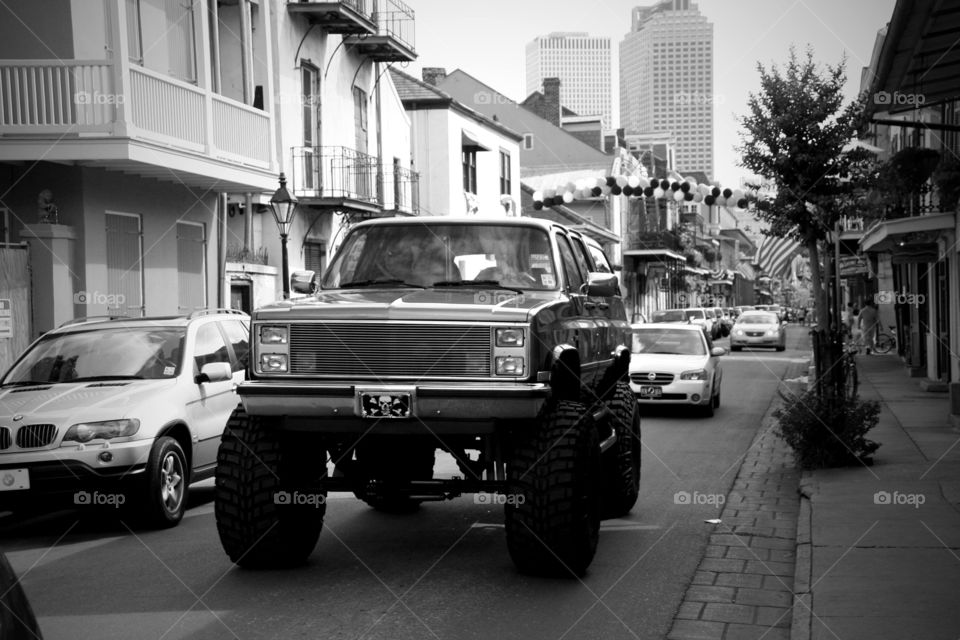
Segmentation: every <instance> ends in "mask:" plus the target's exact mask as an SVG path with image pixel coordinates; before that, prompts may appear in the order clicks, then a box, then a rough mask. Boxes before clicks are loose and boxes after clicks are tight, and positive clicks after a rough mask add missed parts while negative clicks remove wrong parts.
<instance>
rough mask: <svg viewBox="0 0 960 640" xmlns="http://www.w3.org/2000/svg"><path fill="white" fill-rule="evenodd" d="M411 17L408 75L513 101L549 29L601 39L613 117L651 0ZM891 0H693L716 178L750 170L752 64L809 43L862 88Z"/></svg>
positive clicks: (434, 1) (511, 0)
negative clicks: (708, 41)
mask: <svg viewBox="0 0 960 640" xmlns="http://www.w3.org/2000/svg"><path fill="white" fill-rule="evenodd" d="M404 1H405V2H406V3H407V4H408V5H409V6H410V7H411V8H412V9H413V10H414V11H415V12H416V40H415V47H416V51H417V54H418V58H417V60H416V61H415V62H414V63H411V64H409V65H408V66H406V67H405V70H406V71H407V72H408V73H410V74H411V75H414V76H416V77H420V71H421V69H422V67H445V68H446V69H447V72H448V73H449V72H450V71H453V70H454V69H462V70H463V71H465V72H467V73H469V74H470V75H472V76H474V77H476V78H477V79H479V80H481V81H483V82H485V83H486V84H488V85H490V86H491V87H493V88H494V89H496V90H497V91H499V92H500V93H502V94H503V95H505V96H507V97H508V98H511V99H513V100H518V101H519V100H522V99H523V98H524V97H526V96H525V95H524V74H525V54H524V48H525V46H526V44H527V43H528V42H530V41H531V40H533V39H534V38H535V37H537V36H540V35H545V34H547V33H550V32H551V31H582V32H587V33H589V34H590V35H591V36H607V37H609V38H610V43H611V53H612V55H611V58H612V66H613V70H612V75H613V77H612V84H613V85H614V91H613V96H611V100H612V103H613V108H614V117H615V119H616V116H617V112H618V111H619V99H620V98H619V92H618V91H617V87H616V85H617V84H618V78H619V69H618V64H617V58H618V51H619V46H620V42H621V41H622V40H623V38H624V35H626V33H627V32H628V31H629V30H630V10H631V8H632V7H635V6H650V5H653V4H656V2H655V0H641V1H631V0H591V1H590V2H585V1H583V0H549V1H547V0H471V1H468V2H465V1H463V0H404ZM894 4H895V0H700V1H699V2H697V5H698V7H699V9H700V12H701V13H702V14H703V15H705V16H706V17H707V19H708V20H709V21H710V22H712V23H713V25H714V27H713V29H714V91H713V94H714V103H715V108H714V176H713V177H714V179H716V180H719V181H720V182H721V184H723V185H737V184H739V181H740V177H741V176H746V175H750V174H751V172H750V171H749V170H747V169H746V168H743V167H740V166H739V164H738V162H739V161H738V155H737V153H736V151H735V150H734V147H735V146H737V145H739V144H740V136H739V133H740V131H741V128H740V126H739V124H738V118H740V117H742V116H744V115H746V114H747V99H748V96H749V94H750V93H751V92H753V93H756V92H757V91H758V90H759V88H760V74H759V72H758V71H757V63H758V62H760V63H762V64H763V65H764V66H765V67H767V68H769V67H770V66H771V65H772V64H778V65H782V64H783V63H784V62H785V61H786V59H787V57H788V55H789V49H790V46H791V45H794V46H795V47H796V48H797V50H798V51H799V52H801V53H802V52H804V51H805V50H806V49H807V48H808V47H809V48H810V49H811V50H812V51H813V55H814V60H815V61H817V63H818V64H821V65H826V64H831V65H835V64H837V63H839V62H840V60H841V59H842V58H843V56H844V55H845V56H846V58H847V62H846V74H847V95H848V97H849V99H851V100H852V99H853V98H854V97H855V96H856V94H857V93H858V92H859V90H860V75H861V71H862V69H863V67H865V66H867V65H868V64H869V63H870V57H871V55H872V52H873V47H874V42H875V40H876V36H877V31H879V30H880V29H881V28H883V27H884V26H885V25H886V23H887V22H888V21H889V20H890V17H891V15H892V14H893V7H894Z"/></svg>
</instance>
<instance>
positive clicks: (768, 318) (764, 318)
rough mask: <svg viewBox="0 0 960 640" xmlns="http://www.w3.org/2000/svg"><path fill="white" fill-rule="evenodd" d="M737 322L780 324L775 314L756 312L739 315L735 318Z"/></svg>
mask: <svg viewBox="0 0 960 640" xmlns="http://www.w3.org/2000/svg"><path fill="white" fill-rule="evenodd" d="M737 322H739V323H740V324H780V321H779V320H778V319H777V316H774V315H770V314H766V313H762V314H760V313H758V314H757V315H749V316H740V317H739V318H737Z"/></svg>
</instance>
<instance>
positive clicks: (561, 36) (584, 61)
mask: <svg viewBox="0 0 960 640" xmlns="http://www.w3.org/2000/svg"><path fill="white" fill-rule="evenodd" d="M611 77H612V74H611V67H610V38H599V37H593V36H591V35H589V34H587V33H567V32H554V33H550V34H547V35H545V36H539V37H537V38H534V39H533V40H531V41H530V42H528V43H527V75H526V87H525V89H526V91H525V93H524V95H530V94H531V93H533V92H534V91H540V89H541V86H542V84H543V80H544V78H559V79H560V105H561V106H563V107H566V108H567V109H570V110H571V111H573V112H574V113H576V114H577V115H581V116H592V115H599V116H601V117H602V119H603V128H604V129H608V128H610V127H611V126H613V118H612V114H611V111H610V109H611V100H610V82H611Z"/></svg>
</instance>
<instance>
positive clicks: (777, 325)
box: [730, 311, 787, 351]
mask: <svg viewBox="0 0 960 640" xmlns="http://www.w3.org/2000/svg"><path fill="white" fill-rule="evenodd" d="M744 347H773V348H775V349H776V350H777V351H783V350H784V349H786V348H787V332H786V328H785V327H784V326H783V323H782V322H780V318H778V317H777V314H775V313H773V312H772V311H744V312H743V313H742V314H740V317H739V318H737V321H736V322H735V323H734V325H733V330H732V331H731V332H730V350H731V351H740V350H741V349H743V348H744Z"/></svg>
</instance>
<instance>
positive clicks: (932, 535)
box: [791, 355, 960, 640]
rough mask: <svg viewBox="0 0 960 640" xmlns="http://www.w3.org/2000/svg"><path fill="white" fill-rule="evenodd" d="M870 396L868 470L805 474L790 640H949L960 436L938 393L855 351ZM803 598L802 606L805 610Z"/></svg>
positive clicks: (958, 565)
mask: <svg viewBox="0 0 960 640" xmlns="http://www.w3.org/2000/svg"><path fill="white" fill-rule="evenodd" d="M857 364H858V368H859V372H860V381H861V386H860V395H861V396H862V397H863V398H864V399H865V400H879V401H880V402H881V413H880V422H879V424H878V425H877V426H876V427H875V428H874V429H873V430H872V431H870V432H869V433H868V434H867V437H868V438H870V439H871V440H875V441H877V442H879V443H881V445H880V448H879V449H878V450H877V452H876V454H875V456H874V460H875V461H874V464H873V465H872V466H870V467H866V466H864V467H849V468H844V469H830V470H821V471H813V472H804V473H803V474H802V477H801V481H800V491H801V494H802V496H803V499H802V500H801V503H800V515H799V519H798V527H797V564H796V573H795V575H796V582H795V588H794V591H795V593H796V599H795V606H794V620H793V627H792V630H791V631H792V633H791V637H792V638H793V639H794V640H803V639H806V638H814V639H821V638H822V639H827V638H831V639H836V638H841V639H842V640H860V639H863V640H867V639H869V640H884V639H887V638H889V639H894V638H895V639H897V640H902V639H905V638H918V639H921V638H922V639H923V640H940V639H942V640H957V639H958V638H960V606H958V605H960V432H958V431H956V430H954V429H952V428H951V426H950V420H949V400H948V396H947V394H945V393H928V392H925V391H923V390H921V389H920V386H919V381H918V380H917V379H915V378H909V377H907V374H906V371H905V369H904V367H903V365H902V364H901V363H900V360H899V358H897V357H896V356H893V355H885V356H860V357H858V359H857ZM808 606H812V611H811V609H809V608H807V607H808Z"/></svg>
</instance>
